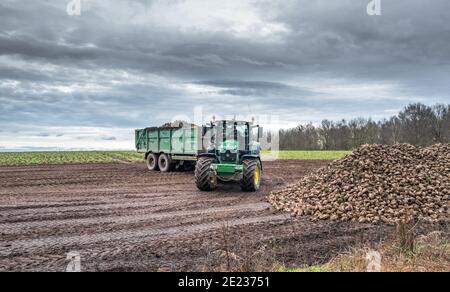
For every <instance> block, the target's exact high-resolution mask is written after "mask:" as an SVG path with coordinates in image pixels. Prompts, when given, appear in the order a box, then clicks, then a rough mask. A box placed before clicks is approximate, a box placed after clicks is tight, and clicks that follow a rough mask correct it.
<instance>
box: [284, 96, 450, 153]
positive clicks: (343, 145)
mask: <svg viewBox="0 0 450 292" xmlns="http://www.w3.org/2000/svg"><path fill="white" fill-rule="evenodd" d="M279 141H280V149H281V150H349V149H353V148H357V147H359V146H361V145H364V144H387V145H393V144H396V143H409V144H413V145H417V146H429V145H431V144H435V143H450V105H444V104H437V105H434V106H427V105H425V104H421V103H414V104H410V105H408V106H406V107H405V108H404V109H403V110H402V111H401V112H400V113H399V114H398V115H396V116H393V117H391V118H389V119H384V120H381V121H374V120H372V119H371V118H368V119H367V118H356V119H352V120H350V121H346V120H341V121H338V122H333V121H329V120H323V121H322V122H321V124H320V125H318V126H317V125H313V124H312V123H310V124H307V125H299V126H297V127H296V128H292V129H287V130H281V131H280V133H279Z"/></svg>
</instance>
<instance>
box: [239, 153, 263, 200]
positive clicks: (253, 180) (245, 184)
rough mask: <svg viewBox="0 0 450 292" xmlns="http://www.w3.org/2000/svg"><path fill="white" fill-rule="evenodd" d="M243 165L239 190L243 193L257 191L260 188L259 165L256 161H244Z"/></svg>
mask: <svg viewBox="0 0 450 292" xmlns="http://www.w3.org/2000/svg"><path fill="white" fill-rule="evenodd" d="M243 165H244V170H243V171H244V173H243V177H242V181H241V189H242V190H243V191H245V192H256V191H258V190H259V187H260V186H261V173H262V172H261V163H260V162H259V160H256V159H245V160H244V161H243Z"/></svg>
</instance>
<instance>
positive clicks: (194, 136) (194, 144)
mask: <svg viewBox="0 0 450 292" xmlns="http://www.w3.org/2000/svg"><path fill="white" fill-rule="evenodd" d="M202 131H203V128H202V127H199V126H196V125H189V126H186V125H182V124H180V125H179V126H176V127H173V126H164V127H151V128H145V129H138V130H136V131H135V144H136V149H137V152H139V153H143V154H144V157H145V161H146V163H147V167H148V169H149V170H155V171H157V170H159V171H161V172H169V171H171V170H174V169H175V168H181V167H183V168H193V167H195V162H196V161H197V157H198V155H200V154H201V153H203V152H204V151H203V150H202V149H203V134H202V133H203V132H202Z"/></svg>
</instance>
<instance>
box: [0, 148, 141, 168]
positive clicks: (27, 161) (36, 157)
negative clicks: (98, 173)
mask: <svg viewBox="0 0 450 292" xmlns="http://www.w3.org/2000/svg"><path fill="white" fill-rule="evenodd" d="M142 160H143V155H142V154H140V153H136V152H134V151H72V152H70V151H66V152H23V153H10V152H5V153H0V166H15V165H39V164H76V163H112V162H140V161H142Z"/></svg>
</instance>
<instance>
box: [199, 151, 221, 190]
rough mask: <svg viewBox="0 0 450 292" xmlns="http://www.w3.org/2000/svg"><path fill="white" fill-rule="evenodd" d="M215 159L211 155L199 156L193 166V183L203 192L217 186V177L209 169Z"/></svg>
mask: <svg viewBox="0 0 450 292" xmlns="http://www.w3.org/2000/svg"><path fill="white" fill-rule="evenodd" d="M214 161H215V159H214V158H211V157H200V158H199V159H198V161H197V165H196V166H195V183H196V185H197V188H198V189H199V190H201V191H204V192H210V191H213V190H215V189H216V187H217V177H216V174H215V173H214V171H212V170H211V165H212V164H213V163H214Z"/></svg>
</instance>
